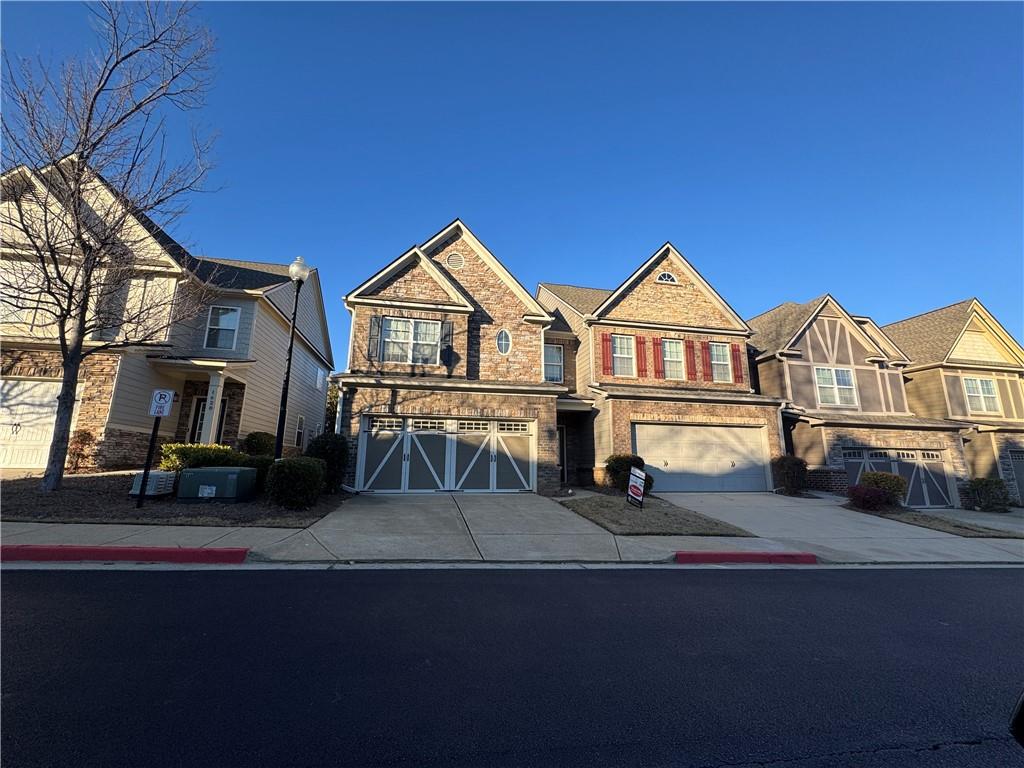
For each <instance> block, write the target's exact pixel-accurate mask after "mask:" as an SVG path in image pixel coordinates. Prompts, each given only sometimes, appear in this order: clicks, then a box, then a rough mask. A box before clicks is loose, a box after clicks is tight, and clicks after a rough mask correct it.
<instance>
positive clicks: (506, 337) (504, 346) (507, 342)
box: [494, 328, 512, 355]
mask: <svg viewBox="0 0 1024 768" xmlns="http://www.w3.org/2000/svg"><path fill="white" fill-rule="evenodd" d="M494 343H495V344H496V345H497V346H498V354H500V355H507V354H508V353H509V352H511V351H512V334H510V333H509V332H508V331H506V330H505V329H504V328H502V329H501V330H500V331H498V335H497V336H496V337H495V339H494Z"/></svg>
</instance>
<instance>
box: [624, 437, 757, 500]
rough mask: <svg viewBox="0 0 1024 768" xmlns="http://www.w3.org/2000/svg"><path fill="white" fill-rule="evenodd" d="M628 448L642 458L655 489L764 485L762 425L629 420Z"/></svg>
mask: <svg viewBox="0 0 1024 768" xmlns="http://www.w3.org/2000/svg"><path fill="white" fill-rule="evenodd" d="M633 452H634V453H636V454H637V455H638V456H642V457H643V459H644V461H645V462H647V467H646V469H647V472H649V473H650V474H651V476H652V477H653V478H654V491H655V493H657V492H658V491H676V492H682V493H708V492H711V493H715V492H729V491H732V492H750V491H767V490H768V477H769V475H768V455H767V447H766V446H765V436H764V428H763V427H733V426H711V425H708V426H695V425H689V424H634V425H633Z"/></svg>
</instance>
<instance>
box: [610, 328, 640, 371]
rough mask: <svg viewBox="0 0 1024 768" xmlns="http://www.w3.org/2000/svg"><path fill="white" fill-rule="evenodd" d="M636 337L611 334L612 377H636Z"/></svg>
mask: <svg viewBox="0 0 1024 768" xmlns="http://www.w3.org/2000/svg"><path fill="white" fill-rule="evenodd" d="M635 360H636V337H634V336H623V335H620V334H618V333H613V334H612V375H613V376H636V365H635V363H634V361H635Z"/></svg>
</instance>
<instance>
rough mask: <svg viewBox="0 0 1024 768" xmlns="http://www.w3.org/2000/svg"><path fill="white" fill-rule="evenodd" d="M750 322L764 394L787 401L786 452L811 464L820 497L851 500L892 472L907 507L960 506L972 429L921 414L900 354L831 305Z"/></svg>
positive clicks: (789, 307)
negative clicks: (852, 489) (853, 491)
mask: <svg viewBox="0 0 1024 768" xmlns="http://www.w3.org/2000/svg"><path fill="white" fill-rule="evenodd" d="M747 322H748V323H749V325H750V327H751V328H752V329H753V330H754V336H753V337H752V338H751V340H750V348H751V358H752V361H753V364H754V366H755V371H756V374H757V380H758V388H759V390H760V391H761V392H764V393H765V394H770V395H775V396H777V397H781V398H784V399H785V400H786V401H787V403H786V407H785V408H784V409H783V411H782V418H783V433H784V438H785V444H786V449H787V452H789V453H792V454H794V455H796V456H799V457H801V458H803V459H805V460H806V461H807V464H808V467H809V470H810V472H809V475H810V483H811V486H812V487H813V488H818V489H820V490H826V491H834V492H844V491H845V490H846V489H847V488H848V486H849V485H851V484H853V483H856V482H857V480H858V478H859V477H860V475H861V474H862V473H863V472H864V471H870V470H875V471H884V472H895V473H898V474H900V475H902V476H903V477H905V478H906V479H907V481H908V492H907V498H906V503H907V504H908V505H909V506H913V507H947V506H959V505H960V503H961V491H962V489H963V485H964V484H965V483H966V481H967V464H966V461H965V456H964V450H963V444H962V442H961V439H960V432H961V430H962V429H963V428H964V427H965V426H966V425H964V424H962V423H959V422H956V421H950V420H947V419H944V418H936V414H923V413H921V412H919V411H918V409H917V408H916V407H915V404H914V402H913V399H912V398H911V397H910V396H909V394H908V391H907V389H905V386H904V376H905V372H906V371H907V370H908V369H910V367H911V366H912V365H913V364H912V363H911V357H910V356H908V354H907V352H908V350H906V348H905V347H903V346H902V344H900V345H897V343H896V341H895V340H894V338H893V337H892V336H891V335H890V334H889V333H887V332H886V331H883V330H882V329H880V328H879V327H878V326H877V325H876V324H875V323H874V322H872V320H871V319H870V318H867V317H860V316H854V315H850V314H849V313H848V312H847V311H846V310H845V309H844V308H843V307H842V306H841V305H840V304H839V302H838V301H836V300H835V299H834V298H833V297H832V296H829V295H825V296H820V297H818V298H816V299H812V300H811V301H808V302H806V303H804V304H796V303H794V302H787V303H785V304H781V305H779V306H777V307H775V308H774V309H771V310H769V311H768V312H765V313H764V314H761V315H758V316H757V317H754V318H751V319H749V320H748V321H747Z"/></svg>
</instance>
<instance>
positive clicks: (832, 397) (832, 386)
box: [814, 367, 857, 405]
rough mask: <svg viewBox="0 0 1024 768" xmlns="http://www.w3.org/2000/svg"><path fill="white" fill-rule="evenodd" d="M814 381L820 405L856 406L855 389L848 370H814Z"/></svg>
mask: <svg viewBox="0 0 1024 768" xmlns="http://www.w3.org/2000/svg"><path fill="white" fill-rule="evenodd" d="M814 381H815V384H817V387H818V403H819V404H821V405H856V404H857V387H856V385H855V384H854V378H853V371H852V370H850V369H849V368H817V367H816V368H815V369H814Z"/></svg>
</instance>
